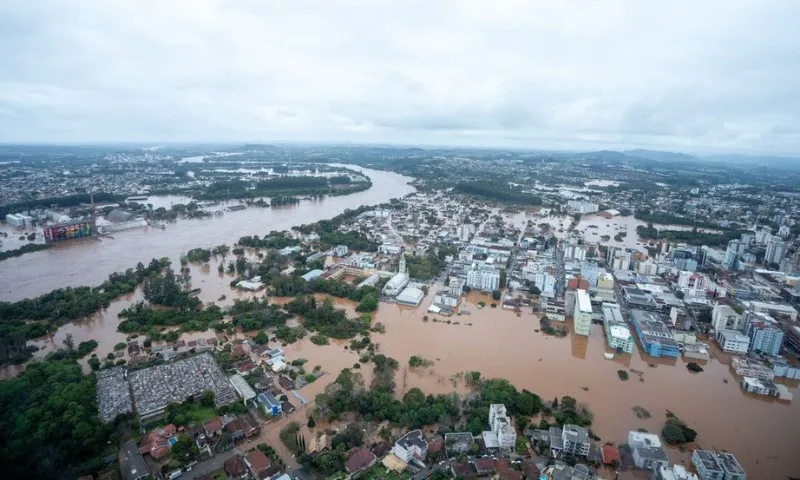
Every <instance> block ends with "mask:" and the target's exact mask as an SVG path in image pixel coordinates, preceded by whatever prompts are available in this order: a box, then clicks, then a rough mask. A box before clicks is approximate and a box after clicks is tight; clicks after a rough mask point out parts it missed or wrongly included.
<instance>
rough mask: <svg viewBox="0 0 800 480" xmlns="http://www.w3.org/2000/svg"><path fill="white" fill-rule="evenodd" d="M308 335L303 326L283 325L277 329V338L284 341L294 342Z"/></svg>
mask: <svg viewBox="0 0 800 480" xmlns="http://www.w3.org/2000/svg"><path fill="white" fill-rule="evenodd" d="M305 336H306V331H305V329H304V328H303V327H287V326H286V325H281V326H280V327H278V328H277V329H275V338H277V339H278V340H280V341H282V342H284V343H294V342H296V341H298V340H300V339H301V338H303V337H305Z"/></svg>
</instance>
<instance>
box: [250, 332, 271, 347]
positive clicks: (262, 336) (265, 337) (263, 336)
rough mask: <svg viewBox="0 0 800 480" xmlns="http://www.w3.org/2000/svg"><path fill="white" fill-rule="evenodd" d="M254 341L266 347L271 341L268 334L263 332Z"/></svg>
mask: <svg viewBox="0 0 800 480" xmlns="http://www.w3.org/2000/svg"><path fill="white" fill-rule="evenodd" d="M253 341H254V342H256V343H257V344H259V345H266V344H267V342H268V341H269V336H268V335H267V332H265V331H264V330H261V331H260V332H258V333H257V334H256V336H255V337H253Z"/></svg>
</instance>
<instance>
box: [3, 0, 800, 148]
mask: <svg viewBox="0 0 800 480" xmlns="http://www.w3.org/2000/svg"><path fill="white" fill-rule="evenodd" d="M798 14H800V3H797V2H786V1H777V0H775V1H769V0H767V1H762V2H751V1H749V0H747V1H745V0H733V1H728V2H725V8H720V7H719V3H717V2H695V1H688V0H679V1H675V2H658V3H656V2H637V1H632V0H631V1H625V0H620V1H613V0H610V1H608V2H594V1H589V0H585V1H576V2H531V1H529V0H505V1H501V2H491V3H487V2H485V1H477V0H476V1H473V0H438V1H436V2H430V1H422V0H406V1H403V2H396V1H391V0H378V1H375V2H358V1H355V0H352V1H347V0H297V1H293V2H264V1H261V0H235V1H220V0H192V1H189V0H186V1H170V2H163V1H158V0H140V1H132V0H122V1H119V2H107V1H104V0H76V1H72V2H64V1H60V0H39V1H36V2H31V1H27V0H6V1H4V2H0V48H1V49H2V51H3V55H2V56H0V141H4V142H18V141H24V142H47V141H59V142H63V141H71V142H95V141H104V142H105V141H149V142H167V141H275V140H307V141H339V140H346V141H370V142H398V143H439V144H451V143H456V144H458V143H463V144H474V145H503V144H508V145H512V146H530V147H543V148H551V147H562V148H576V149H577V148H592V147H594V146H608V145H618V146H652V147H657V148H675V149H688V150H698V151H703V150H715V149H716V150H739V151H752V152H772V153H776V152H780V153H797V152H798V150H800V136H799V135H798V126H797V125H798V123H797V119H796V115H797V113H796V112H800V82H798V81H797V79H798V78H800V51H798V48H797V45H798V44H800V38H798V34H797V33H796V28H795V26H794V25H793V22H794V21H795V20H796V18H799V17H800V15H798Z"/></svg>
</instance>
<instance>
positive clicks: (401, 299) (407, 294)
mask: <svg viewBox="0 0 800 480" xmlns="http://www.w3.org/2000/svg"><path fill="white" fill-rule="evenodd" d="M423 298H425V292H423V291H422V290H420V289H419V288H416V287H406V288H404V289H403V291H402V292H400V294H399V295H398V296H397V297H395V301H396V302H397V303H402V304H403V305H412V306H415V307H416V306H417V305H419V303H420V302H421V301H422V299H423Z"/></svg>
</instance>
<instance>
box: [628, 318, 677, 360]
mask: <svg viewBox="0 0 800 480" xmlns="http://www.w3.org/2000/svg"><path fill="white" fill-rule="evenodd" d="M631 323H632V324H633V329H634V330H635V331H636V336H638V337H639V341H640V342H641V343H642V347H643V348H644V351H645V352H646V353H647V354H648V355H650V356H651V357H662V356H663V357H678V356H679V355H680V354H681V352H680V348H679V347H678V342H676V341H675V339H674V338H672V334H671V333H670V332H669V329H668V328H667V325H666V323H664V320H663V319H662V316H661V315H660V314H658V313H655V312H646V311H644V310H631Z"/></svg>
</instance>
